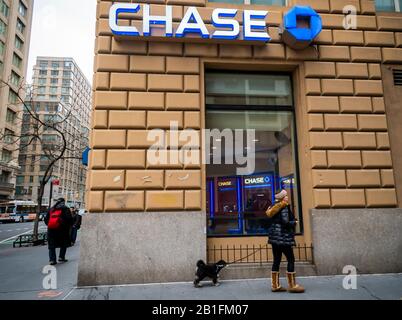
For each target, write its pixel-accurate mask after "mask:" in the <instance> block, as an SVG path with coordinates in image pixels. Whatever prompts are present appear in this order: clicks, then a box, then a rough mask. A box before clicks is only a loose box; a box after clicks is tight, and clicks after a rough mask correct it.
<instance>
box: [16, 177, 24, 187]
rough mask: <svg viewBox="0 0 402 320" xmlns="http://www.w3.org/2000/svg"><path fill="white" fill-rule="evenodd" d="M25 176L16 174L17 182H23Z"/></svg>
mask: <svg viewBox="0 0 402 320" xmlns="http://www.w3.org/2000/svg"><path fill="white" fill-rule="evenodd" d="M24 182H25V177H24V176H17V184H19V185H21V184H24Z"/></svg>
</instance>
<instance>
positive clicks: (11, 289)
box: [0, 238, 402, 300]
mask: <svg viewBox="0 0 402 320" xmlns="http://www.w3.org/2000/svg"><path fill="white" fill-rule="evenodd" d="M67 258H68V259H69V261H68V262H67V263H62V264H58V265H57V266H56V269H57V289H56V290H45V289H44V288H43V280H44V278H45V277H46V274H43V273H42V272H43V268H44V266H46V264H47V261H48V250H47V246H43V247H28V248H15V249H14V248H12V244H6V243H4V244H2V245H0V265H1V268H0V300H285V299H290V300H291V299H303V300H315V299H317V300H340V299H342V300H343V299H344V300H377V299H385V300H401V299H402V273H400V274H385V275H361V276H358V277H357V289H356V290H353V289H352V290H345V289H344V288H343V285H342V283H343V280H344V276H326V277H299V278H298V281H299V283H300V284H301V285H303V286H304V287H305V288H306V293H304V294H290V293H272V292H271V291H270V284H269V279H252V280H232V281H231V280H226V281H222V282H221V285H220V286H219V287H214V286H212V285H211V282H205V283H204V287H203V288H199V289H197V288H194V287H193V285H192V283H165V284H146V285H124V286H100V287H86V288H77V287H76V283H77V271H78V262H79V261H78V260H79V238H78V241H77V243H76V245H75V246H74V247H72V248H69V249H68V251H67ZM268 274H269V270H267V275H268ZM281 283H282V285H284V286H285V285H286V281H285V279H284V278H282V279H281Z"/></svg>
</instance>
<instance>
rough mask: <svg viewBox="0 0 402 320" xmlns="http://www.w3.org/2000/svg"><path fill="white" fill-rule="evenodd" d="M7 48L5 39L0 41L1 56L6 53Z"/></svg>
mask: <svg viewBox="0 0 402 320" xmlns="http://www.w3.org/2000/svg"><path fill="white" fill-rule="evenodd" d="M5 49H6V45H5V43H4V42H3V41H0V56H2V55H4V51H5Z"/></svg>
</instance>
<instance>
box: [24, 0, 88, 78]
mask: <svg viewBox="0 0 402 320" xmlns="http://www.w3.org/2000/svg"><path fill="white" fill-rule="evenodd" d="M95 22H96V0H35V6H34V16H33V23H32V37H31V48H30V52H29V64H28V73H27V81H28V82H31V81H32V67H33V66H34V64H35V61H36V57H37V56H56V57H71V58H74V60H75V61H76V62H77V64H78V66H79V67H80V68H81V70H82V71H83V72H84V74H85V75H86V77H87V78H88V80H89V81H90V82H91V83H92V75H93V59H94V45H95Z"/></svg>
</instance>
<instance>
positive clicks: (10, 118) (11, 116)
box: [6, 109, 17, 124]
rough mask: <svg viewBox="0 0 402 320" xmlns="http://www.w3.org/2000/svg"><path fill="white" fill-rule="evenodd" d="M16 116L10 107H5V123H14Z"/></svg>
mask: <svg viewBox="0 0 402 320" xmlns="http://www.w3.org/2000/svg"><path fill="white" fill-rule="evenodd" d="M16 118H17V113H16V112H14V111H13V110H11V109H7V115H6V121H7V123H10V124H14V123H15V119H16Z"/></svg>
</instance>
